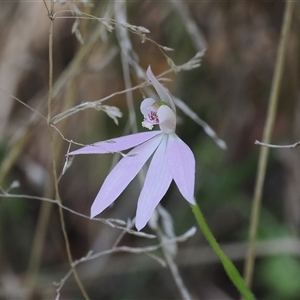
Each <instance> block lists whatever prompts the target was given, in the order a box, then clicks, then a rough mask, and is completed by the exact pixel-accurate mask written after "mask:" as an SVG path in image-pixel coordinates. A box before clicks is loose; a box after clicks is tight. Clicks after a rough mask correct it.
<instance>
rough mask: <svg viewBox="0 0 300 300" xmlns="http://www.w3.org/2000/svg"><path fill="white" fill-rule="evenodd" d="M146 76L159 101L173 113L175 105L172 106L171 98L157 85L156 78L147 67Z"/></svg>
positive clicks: (164, 89)
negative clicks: (164, 103)
mask: <svg viewBox="0 0 300 300" xmlns="http://www.w3.org/2000/svg"><path fill="white" fill-rule="evenodd" d="M146 74H147V77H148V78H149V80H150V81H151V83H152V85H153V86H154V88H155V90H156V92H157V94H158V96H159V98H160V100H161V101H164V102H166V103H167V104H168V105H169V106H170V107H171V108H172V110H173V111H174V113H175V112H176V108H175V104H174V101H173V99H172V97H171V96H170V94H169V93H168V92H167V90H166V88H164V87H163V86H162V85H161V84H160V83H159V81H158V80H157V79H156V77H155V76H154V74H153V73H152V70H151V67H150V66H149V67H148V69H147V72H146Z"/></svg>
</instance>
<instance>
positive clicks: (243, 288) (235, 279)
mask: <svg viewBox="0 0 300 300" xmlns="http://www.w3.org/2000/svg"><path fill="white" fill-rule="evenodd" d="M191 208H192V211H193V213H194V215H195V218H196V220H197V222H198V225H199V227H200V229H201V231H202V233H203V235H204V236H205V238H206V240H207V241H208V243H209V244H210V246H211V247H212V249H213V250H214V251H215V253H216V254H217V256H218V257H219V259H220V260H221V263H222V264H223V267H224V269H225V271H226V273H227V275H228V277H229V278H230V280H231V281H232V283H233V284H234V285H235V287H236V288H237V289H238V290H239V292H240V293H241V295H242V296H243V297H244V299H245V300H253V299H255V297H254V295H253V294H252V293H251V291H250V290H249V289H248V287H247V285H246V283H245V281H244V280H243V278H242V277H241V275H240V273H239V272H238V270H237V269H236V267H235V266H234V264H233V263H232V261H231V260H230V259H229V258H228V257H227V256H226V254H225V253H224V252H223V251H222V249H221V248H220V246H219V244H218V242H217V241H216V239H215V237H214V236H213V234H212V232H211V231H210V229H209V227H208V225H207V223H206V221H205V219H204V216H203V214H202V212H201V210H200V208H199V206H198V205H197V204H196V205H191Z"/></svg>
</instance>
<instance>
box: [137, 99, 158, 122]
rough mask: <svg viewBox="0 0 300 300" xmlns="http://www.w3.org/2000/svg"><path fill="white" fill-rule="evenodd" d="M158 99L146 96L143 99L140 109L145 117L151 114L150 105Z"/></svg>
mask: <svg viewBox="0 0 300 300" xmlns="http://www.w3.org/2000/svg"><path fill="white" fill-rule="evenodd" d="M155 102H156V101H155V100H154V99H152V98H146V99H144V100H143V101H142V103H141V106H140V110H141V113H142V114H143V116H144V118H145V119H147V117H148V114H149V107H150V106H151V105H153V104H154V103H155Z"/></svg>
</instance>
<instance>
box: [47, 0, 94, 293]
mask: <svg viewBox="0 0 300 300" xmlns="http://www.w3.org/2000/svg"><path fill="white" fill-rule="evenodd" d="M53 15H54V0H51V10H50V16H49V17H50V30H49V94H48V117H47V120H48V129H49V135H50V143H51V150H52V176H53V183H54V189H55V198H56V199H57V200H58V201H59V202H60V204H61V198H60V194H59V189H58V177H57V171H56V156H55V143H54V138H53V134H52V128H51V113H52V100H53V32H54V19H53ZM58 210H59V217H60V223H61V229H62V233H63V237H64V240H65V246H66V251H67V256H68V260H69V264H70V266H71V269H72V273H73V275H74V278H75V280H76V282H77V285H78V287H79V289H80V291H81V293H82V295H83V297H84V299H89V296H88V295H87V292H86V291H85V288H84V286H83V284H82V282H81V280H80V278H79V276H78V273H77V270H76V268H75V266H74V264H73V258H72V254H71V249H70V243H69V238H68V235H67V231H66V225H65V219H64V215H63V209H62V207H61V206H60V205H59V206H58Z"/></svg>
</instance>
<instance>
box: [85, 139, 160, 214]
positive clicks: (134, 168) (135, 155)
mask: <svg viewBox="0 0 300 300" xmlns="http://www.w3.org/2000/svg"><path fill="white" fill-rule="evenodd" d="M162 138H163V135H160V136H156V137H154V138H153V139H150V140H149V141H147V142H145V143H143V144H141V145H139V146H137V147H135V148H134V149H132V150H131V151H130V152H129V153H128V154H127V156H126V157H123V158H122V159H121V160H120V161H119V162H118V164H117V165H116V166H115V167H114V168H113V170H112V171H111V172H110V173H109V174H108V176H107V177H106V179H105V181H104V183H103V185H102V187H101V189H100V191H99V193H98V195H97V196H96V199H95V201H94V203H93V205H92V207H91V218H93V217H94V216H96V215H98V214H100V213H101V212H102V211H103V210H104V209H105V208H107V207H108V206H109V205H110V204H111V203H112V202H114V201H115V200H116V199H117V198H118V197H119V196H120V194H121V193H122V192H123V191H124V189H125V188H126V187H127V186H128V184H129V183H130V182H131V181H132V180H133V178H134V177H135V176H136V175H137V173H138V172H139V171H140V170H141V168H142V167H143V165H144V164H145V163H146V161H147V160H148V159H149V157H150V156H151V154H152V153H153V152H154V151H155V149H156V148H157V147H158V145H159V143H160V142H161V141H162Z"/></svg>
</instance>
